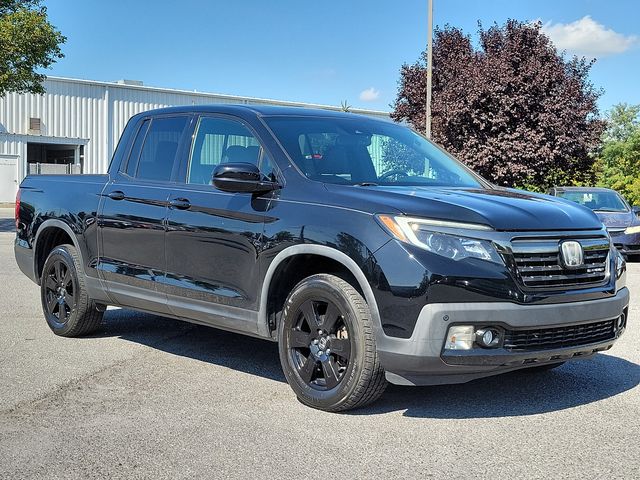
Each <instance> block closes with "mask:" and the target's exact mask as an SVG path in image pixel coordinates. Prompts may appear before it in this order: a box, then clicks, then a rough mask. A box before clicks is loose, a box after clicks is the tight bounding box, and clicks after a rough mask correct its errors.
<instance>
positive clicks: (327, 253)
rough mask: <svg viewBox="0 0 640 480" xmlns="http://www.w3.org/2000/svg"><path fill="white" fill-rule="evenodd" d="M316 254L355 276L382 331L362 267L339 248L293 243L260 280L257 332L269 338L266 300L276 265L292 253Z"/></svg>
mask: <svg viewBox="0 0 640 480" xmlns="http://www.w3.org/2000/svg"><path fill="white" fill-rule="evenodd" d="M303 254H310V255H318V256H321V257H327V258H330V259H332V260H335V261H337V262H339V263H341V264H342V265H344V267H346V268H347V269H348V270H349V271H350V272H351V273H352V274H353V276H354V277H355V279H356V280H357V282H358V285H359V286H360V288H361V289H362V292H363V293H364V299H365V300H366V302H367V305H368V306H369V310H370V311H371V319H372V320H373V323H374V325H375V326H376V327H378V328H377V330H378V333H380V332H381V331H382V328H381V325H382V323H381V321H380V312H379V311H378V304H377V302H376V299H375V296H374V295H373V290H372V289H371V285H369V282H368V281H367V277H365V275H364V273H363V271H362V269H361V268H360V267H359V266H358V264H357V263H356V262H355V261H354V260H353V259H352V258H351V257H349V256H347V255H346V254H345V253H343V252H341V251H340V250H336V249H335V248H331V247H327V246H324V245H293V246H291V247H287V248H285V249H284V250H282V251H281V252H280V253H278V255H276V256H275V258H274V259H273V260H272V261H271V264H270V265H269V268H268V269H267V273H266V274H265V276H264V280H263V282H262V290H261V292H260V309H259V311H258V334H259V335H260V336H263V337H267V338H270V337H271V332H270V331H269V319H268V315H267V300H268V297H269V288H270V287H271V281H272V280H273V275H274V274H275V272H276V269H277V268H278V266H279V265H280V264H281V263H282V262H283V261H284V260H286V259H287V258H289V257H292V256H294V255H303Z"/></svg>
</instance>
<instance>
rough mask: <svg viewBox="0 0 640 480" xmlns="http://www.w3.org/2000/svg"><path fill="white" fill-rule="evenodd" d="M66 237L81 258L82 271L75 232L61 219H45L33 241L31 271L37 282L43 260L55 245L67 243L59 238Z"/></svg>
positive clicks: (63, 238)
mask: <svg viewBox="0 0 640 480" xmlns="http://www.w3.org/2000/svg"><path fill="white" fill-rule="evenodd" d="M67 239H68V240H70V241H71V244H72V245H73V246H74V247H75V249H76V251H77V252H78V255H79V256H80V260H81V262H80V265H81V267H82V269H83V272H82V273H84V259H83V254H82V249H81V248H80V244H79V242H78V238H77V236H76V234H75V232H74V231H73V230H72V229H71V227H70V226H69V225H68V224H67V223H65V222H63V221H62V220H57V219H49V220H45V221H44V222H43V223H42V225H40V227H39V228H38V231H37V232H36V236H35V239H34V242H33V245H34V255H33V271H34V274H35V278H36V279H37V280H38V284H39V283H40V278H41V276H42V268H43V267H44V262H45V261H46V259H47V256H48V255H49V253H50V252H51V250H53V249H54V248H55V247H57V246H59V245H63V244H64V243H67V242H64V241H61V240H67Z"/></svg>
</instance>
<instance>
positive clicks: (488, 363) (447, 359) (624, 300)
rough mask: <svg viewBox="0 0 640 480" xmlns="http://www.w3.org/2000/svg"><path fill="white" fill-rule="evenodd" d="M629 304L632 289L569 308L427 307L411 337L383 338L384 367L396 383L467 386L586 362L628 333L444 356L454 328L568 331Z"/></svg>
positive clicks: (500, 305) (612, 315)
mask: <svg viewBox="0 0 640 480" xmlns="http://www.w3.org/2000/svg"><path fill="white" fill-rule="evenodd" d="M628 305H629V290H628V289H627V288H622V289H620V290H619V291H618V293H617V294H616V295H615V296H613V297H609V298H605V299H599V300H591V301H584V302H572V303H563V304H547V305H520V304H515V303H509V302H491V303H439V304H429V305H425V306H424V307H423V308H422V311H421V312H420V315H419V317H418V321H417V323H416V327H415V329H414V332H413V335H412V336H411V337H410V338H407V339H402V338H395V337H388V336H386V335H384V334H383V333H381V334H380V335H378V339H377V341H378V352H379V356H380V362H381V364H382V366H383V367H384V369H385V371H386V372H387V379H388V380H389V381H390V382H391V383H395V384H400V385H436V384H446V383H464V382H468V381H471V380H474V379H477V378H482V377H486V376H490V375H496V374H499V373H504V372H508V371H511V370H517V369H519V368H525V367H528V366H533V365H538V364H544V363H554V362H562V361H565V360H570V359H577V358H585V357H589V356H591V355H593V354H595V353H597V352H599V351H604V350H608V349H609V348H611V346H612V345H613V343H614V342H615V341H616V340H617V338H618V337H619V336H620V334H622V332H623V330H624V329H621V330H619V331H616V332H615V335H614V336H612V338H609V339H607V340H605V341H600V342H598V343H590V344H585V345H578V346H572V347H565V348H554V349H543V350H533V351H532V350H527V351H520V350H506V349H495V350H490V349H486V350H485V349H480V348H474V349H472V350H466V351H464V350H459V351H447V352H444V351H443V346H444V342H445V338H446V335H447V331H448V329H449V326H451V325H453V324H464V325H478V327H480V326H486V325H500V326H503V327H505V328H507V329H513V330H518V329H537V328H547V327H564V326H570V325H578V324H585V323H592V322H599V321H604V320H612V319H617V318H618V317H620V316H621V315H622V314H623V312H624V311H625V309H626V308H628Z"/></svg>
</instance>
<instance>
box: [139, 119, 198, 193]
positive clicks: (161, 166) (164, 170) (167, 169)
mask: <svg viewBox="0 0 640 480" xmlns="http://www.w3.org/2000/svg"><path fill="white" fill-rule="evenodd" d="M187 121H188V117H161V118H154V119H153V120H152V121H151V126H150V127H149V130H148V132H147V136H146V138H145V140H144V146H143V147H142V152H141V153H140V159H139V161H138V169H137V172H136V177H138V178H144V179H147V180H161V181H162V180H166V181H168V180H171V171H172V170H173V163H174V161H175V158H176V154H177V153H178V144H179V143H180V138H181V137H182V132H183V131H184V129H185V127H186V126H187Z"/></svg>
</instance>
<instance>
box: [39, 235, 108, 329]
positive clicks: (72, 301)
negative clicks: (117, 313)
mask: <svg viewBox="0 0 640 480" xmlns="http://www.w3.org/2000/svg"><path fill="white" fill-rule="evenodd" d="M81 271H82V267H81V264H80V256H79V255H78V252H77V250H76V248H75V247H74V246H73V245H60V246H58V247H56V248H54V249H53V250H52V251H51V253H50V254H49V256H48V257H47V260H46V261H45V263H44V268H43V269H42V278H41V280H40V298H41V300H42V310H43V312H44V317H45V319H46V320H47V324H48V325H49V328H51V330H52V331H53V333H55V334H56V335H60V336H61V337H78V336H81V335H87V334H89V333H92V332H94V331H95V330H97V329H98V327H99V326H100V324H101V323H102V316H103V312H101V311H98V310H97V309H96V306H95V304H94V302H93V301H92V300H91V299H90V298H89V296H88V294H87V288H86V285H85V282H84V276H83V275H79V274H78V272H81Z"/></svg>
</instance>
